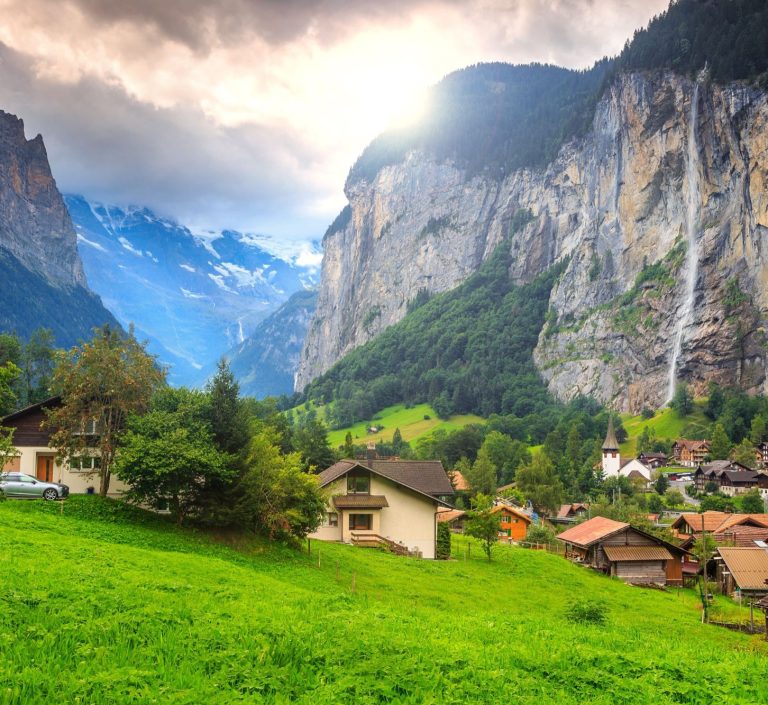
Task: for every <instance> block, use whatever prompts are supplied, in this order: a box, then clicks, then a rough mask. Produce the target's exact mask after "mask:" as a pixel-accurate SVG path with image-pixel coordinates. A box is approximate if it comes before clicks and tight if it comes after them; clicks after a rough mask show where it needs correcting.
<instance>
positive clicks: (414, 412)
mask: <svg viewBox="0 0 768 705" xmlns="http://www.w3.org/2000/svg"><path fill="white" fill-rule="evenodd" d="M321 409H322V407H321ZM425 417H427V418H425ZM471 423H484V419H482V418H481V417H479V416H475V415H473V414H462V415H457V416H451V417H450V418H448V419H445V420H443V419H441V418H439V417H438V415H437V414H436V413H435V411H434V409H433V408H432V407H431V406H430V405H429V404H417V405H416V406H412V407H406V406H405V405H404V404H395V405H394V406H388V407H387V408H386V409H382V410H381V411H379V412H378V413H377V414H376V415H375V416H374V418H373V420H372V421H371V422H370V423H366V422H360V423H357V424H355V425H354V426H350V427H348V428H341V429H338V430H336V431H329V432H328V442H329V443H330V444H331V448H337V447H338V446H340V445H343V443H344V438H345V437H346V435H347V433H352V441H353V443H358V444H359V443H366V442H367V441H376V442H380V441H381V442H385V443H389V442H391V441H392V434H394V432H395V429H396V428H399V429H400V433H401V434H402V436H403V440H405V441H416V440H418V439H419V438H421V437H423V436H427V435H429V434H431V433H434V432H435V431H437V430H438V429H444V430H446V431H453V430H455V429H457V428H463V427H464V426H467V425H468V424H471ZM370 425H374V426H376V425H379V426H383V429H382V430H381V432H380V433H368V432H367V429H368V427H369V426H370Z"/></svg>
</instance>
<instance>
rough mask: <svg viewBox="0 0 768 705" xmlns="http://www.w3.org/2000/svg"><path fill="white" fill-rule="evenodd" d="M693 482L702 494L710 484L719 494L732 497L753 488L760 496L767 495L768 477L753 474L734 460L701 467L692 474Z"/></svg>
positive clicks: (714, 461) (719, 461)
mask: <svg viewBox="0 0 768 705" xmlns="http://www.w3.org/2000/svg"><path fill="white" fill-rule="evenodd" d="M693 481H694V483H695V485H696V489H697V491H699V492H704V491H705V490H706V488H707V485H709V484H710V483H712V485H714V486H715V487H716V488H717V490H718V491H719V492H722V493H723V494H727V495H730V496H732V497H733V496H734V495H737V494H744V493H745V492H749V490H751V489H755V488H757V489H759V490H760V492H761V494H767V493H768V475H766V474H764V473H758V472H755V471H754V470H752V469H750V468H748V467H747V466H746V465H742V464H741V463H738V462H736V461H735V460H713V461H712V462H711V463H707V464H706V465H701V466H699V467H698V468H697V469H696V472H695V473H694V474H693Z"/></svg>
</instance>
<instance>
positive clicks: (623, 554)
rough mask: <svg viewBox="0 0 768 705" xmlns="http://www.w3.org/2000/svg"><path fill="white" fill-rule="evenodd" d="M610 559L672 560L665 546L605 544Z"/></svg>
mask: <svg viewBox="0 0 768 705" xmlns="http://www.w3.org/2000/svg"><path fill="white" fill-rule="evenodd" d="M603 551H605V555H606V556H607V557H608V560H609V561H671V560H672V554H671V553H670V552H669V551H668V550H667V549H666V548H664V546H609V545H605V546H603Z"/></svg>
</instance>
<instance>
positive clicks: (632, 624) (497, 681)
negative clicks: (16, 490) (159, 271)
mask: <svg viewBox="0 0 768 705" xmlns="http://www.w3.org/2000/svg"><path fill="white" fill-rule="evenodd" d="M145 521H147V520H146V519H145V518H144V517H143V516H142V513H141V512H139V511H135V510H130V511H129V510H127V509H123V507H122V505H119V504H118V503H114V502H109V501H106V502H105V501H102V500H100V499H99V498H98V497H90V498H88V497H73V498H71V499H70V500H68V501H67V503H66V506H65V507H64V512H63V514H61V513H60V505H54V504H45V503H39V502H27V503H23V502H11V501H7V502H4V503H1V504H0V653H2V658H1V659H0V703H2V704H3V705H35V704H37V703H82V704H90V703H94V704H98V705H112V704H117V703H164V704H165V703H173V704H182V703H183V704H188V705H192V704H194V705H198V704H199V703H206V704H209V703H210V704H224V703H227V704H228V703H276V704H277V703H281V704H287V703H312V704H313V705H326V704H331V703H333V704H337V703H359V704H369V703H370V704H372V703H410V704H413V705H416V704H419V705H421V704H424V703H427V704H428V703H433V704H437V703H441V704H454V703H455V704H458V703H494V704H496V703H503V702H510V703H531V704H533V703H537V704H541V703H559V704H563V705H569V704H575V703H605V704H607V703H611V704H622V703H624V704H629V703H717V704H718V705H725V704H728V703H733V704H737V703H738V704H744V703H764V702H768V682H767V681H766V679H765V673H766V667H768V649H767V648H766V645H765V642H763V641H761V640H760V639H759V638H758V637H749V636H746V635H743V634H737V633H733V632H730V631H727V630H723V629H720V628H717V627H714V626H709V625H702V624H700V623H699V610H698V607H697V602H696V599H695V596H694V595H693V593H691V592H689V591H671V592H668V593H666V592H661V591H655V590H643V589H640V588H633V587H628V586H625V585H623V584H621V583H618V582H615V581H612V580H610V579H608V578H605V577H603V576H599V575H596V574H594V573H592V572H590V571H588V570H586V569H584V568H580V567H577V566H572V565H570V564H568V563H567V562H566V561H565V560H564V559H563V558H561V557H558V556H554V555H550V554H548V553H546V552H543V551H541V552H537V551H527V550H525V549H520V548H510V547H497V549H496V550H495V559H494V561H493V562H492V563H488V562H487V561H486V560H485V559H484V558H482V555H481V552H480V550H479V546H478V545H476V544H474V545H472V550H471V558H470V559H469V560H465V559H464V556H466V546H467V544H466V543H464V540H463V539H461V540H460V541H459V542H458V545H456V546H455V555H456V556H458V557H459V558H458V559H457V560H454V561H450V562H430V561H418V560H414V559H406V558H400V557H395V556H392V555H389V554H383V553H380V552H377V551H373V550H369V549H357V548H353V547H349V546H342V545H335V544H319V543H315V542H313V553H312V555H311V556H308V555H307V553H306V551H303V552H300V551H299V550H297V549H295V548H289V547H285V546H280V545H269V544H267V543H265V542H263V541H258V540H254V539H252V540H244V539H240V540H237V541H236V540H234V539H232V540H231V541H230V543H231V544H232V545H233V546H234V547H235V548H236V549H237V550H235V548H231V547H228V546H226V545H222V543H214V542H213V541H211V540H209V539H207V538H206V537H204V536H202V535H197V534H192V533H188V532H183V531H181V530H177V529H175V528H173V527H171V526H169V525H167V524H165V523H164V522H163V521H162V520H161V519H159V518H154V517H150V519H149V522H150V523H149V524H148V525H144V524H143V523H141V522H145ZM222 540H223V539H222ZM318 548H319V550H320V555H319V559H320V560H319V563H320V565H319V566H318V555H317V550H316V549H318ZM353 576H354V581H355V591H354V592H353V591H352V581H353ZM584 600H589V601H591V602H597V603H600V604H602V605H604V606H605V608H606V609H607V614H606V622H605V624H604V625H596V624H582V623H577V622H574V621H572V620H571V619H570V618H569V617H568V616H567V611H568V608H569V605H571V604H572V603H574V602H575V601H584Z"/></svg>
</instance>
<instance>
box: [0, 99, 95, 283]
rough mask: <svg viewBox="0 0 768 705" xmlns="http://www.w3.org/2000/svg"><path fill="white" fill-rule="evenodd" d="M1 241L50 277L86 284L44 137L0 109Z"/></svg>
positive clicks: (13, 252) (33, 267) (60, 280)
mask: <svg viewBox="0 0 768 705" xmlns="http://www.w3.org/2000/svg"><path fill="white" fill-rule="evenodd" d="M0 165H2V169H0V247H4V248H5V249H6V250H8V251H9V252H10V253H11V254H12V255H13V256H14V257H15V258H16V259H18V260H19V261H20V262H21V263H22V264H24V265H25V266H26V267H27V268H28V269H30V270H32V271H35V272H37V273H39V274H42V275H43V276H44V277H45V278H46V279H47V280H48V281H49V282H50V283H52V284H58V285H63V286H75V285H79V286H85V274H84V273H83V265H82V263H81V261H80V257H79V256H78V254H77V236H76V234H75V229H74V227H73V226H72V221H71V220H70V218H69V213H68V212H67V208H66V206H65V205H64V200H63V199H62V197H61V194H60V193H59V191H58V189H57V188H56V182H55V181H54V179H53V175H52V174H51V168H50V166H49V164H48V155H47V153H46V151H45V145H44V144H43V138H42V136H41V135H37V137H35V138H34V139H31V140H27V139H26V137H25V136H24V123H23V121H22V120H20V119H19V118H17V117H16V116H14V115H10V114H8V113H5V112H3V111H1V110H0Z"/></svg>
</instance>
